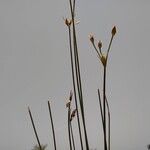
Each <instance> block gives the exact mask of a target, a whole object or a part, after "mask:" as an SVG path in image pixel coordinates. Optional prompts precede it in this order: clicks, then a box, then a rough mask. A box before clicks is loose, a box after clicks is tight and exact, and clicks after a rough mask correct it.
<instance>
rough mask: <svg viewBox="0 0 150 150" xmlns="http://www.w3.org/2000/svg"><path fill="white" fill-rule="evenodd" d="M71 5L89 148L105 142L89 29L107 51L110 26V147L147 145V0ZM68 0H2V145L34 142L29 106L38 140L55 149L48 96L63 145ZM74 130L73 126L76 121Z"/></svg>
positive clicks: (142, 148) (25, 149)
mask: <svg viewBox="0 0 150 150" xmlns="http://www.w3.org/2000/svg"><path fill="white" fill-rule="evenodd" d="M76 4H77V6H76V8H77V12H76V17H77V20H79V21H80V24H78V25H77V30H78V45H79V55H80V56H79V57H80V64H81V76H82V82H83V94H84V105H85V109H86V110H85V113H86V122H87V129H88V136H89V143H90V147H91V148H98V149H100V148H101V149H102V147H103V145H102V142H103V137H102V135H103V134H102V125H101V120H100V119H99V107H98V98H97V92H96V91H97V88H100V89H102V87H101V83H102V77H101V73H102V66H101V64H100V63H99V61H98V60H97V56H96V54H95V51H94V49H93V47H92V46H91V43H90V42H89V39H88V35H89V34H90V33H93V34H94V35H95V37H96V39H97V40H99V39H101V40H102V42H103V49H104V50H106V49H107V46H108V42H109V40H110V36H111V29H112V27H113V26H114V25H116V27H117V35H116V36H115V38H114V41H113V44H112V49H111V52H110V57H109V62H108V76H107V95H108V96H107V97H108V100H109V103H110V108H111V118H112V119H111V120H112V122H111V137H112V141H111V144H112V150H120V149H121V150H146V149H147V148H146V145H147V144H149V143H150V117H149V114H150V109H149V106H150V100H149V94H150V79H149V77H150V67H149V65H150V59H149V56H150V38H149V37H150V16H149V14H150V1H149V0H124V1H123V0H122V1H121V0H77V3H76ZM68 6H69V3H68V1H67V0H61V1H60V0H0V120H1V121H0V149H1V150H30V149H32V147H33V146H34V145H35V144H36V139H35V136H34V133H33V130H32V126H31V122H30V118H29V115H28V112H27V107H28V106H30V107H31V110H32V113H33V117H34V120H35V122H36V126H37V128H38V133H39V135H40V140H41V142H42V143H43V144H48V148H49V149H52V148H53V143H52V135H51V128H50V124H49V116H48V109H47V101H48V100H51V101H52V111H53V119H54V122H55V129H56V134H57V140H58V141H57V144H58V149H59V150H66V149H69V147H68V140H67V128H66V127H67V110H66V108H65V103H66V99H67V97H68V95H69V91H70V90H71V89H72V80H71V70H70V58H69V49H68V41H67V39H68V34H67V28H66V26H65V25H64V22H63V17H68V16H69V8H68ZM74 126H75V125H74ZM74 130H75V133H78V132H77V129H76V126H75V127H74ZM77 136H78V134H76V138H77ZM76 141H77V142H78V140H77V139H76ZM78 145H79V144H78ZM78 149H79V147H78Z"/></svg>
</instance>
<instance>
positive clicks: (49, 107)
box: [48, 101, 57, 150]
mask: <svg viewBox="0 0 150 150" xmlns="http://www.w3.org/2000/svg"><path fill="white" fill-rule="evenodd" d="M48 109H49V116H50V120H51V126H52V132H53V141H54V148H55V150H56V149H57V148H56V139H55V130H54V124H53V118H52V112H51V105H50V102H49V101H48Z"/></svg>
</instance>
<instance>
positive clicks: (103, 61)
mask: <svg viewBox="0 0 150 150" xmlns="http://www.w3.org/2000/svg"><path fill="white" fill-rule="evenodd" d="M100 60H101V62H102V64H103V66H104V67H105V66H106V63H107V59H106V56H104V55H102V56H101V57H100Z"/></svg>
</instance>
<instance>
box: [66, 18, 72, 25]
mask: <svg viewBox="0 0 150 150" xmlns="http://www.w3.org/2000/svg"><path fill="white" fill-rule="evenodd" d="M71 23H72V20H70V19H67V18H66V19H65V24H66V25H67V26H68V27H69V26H70V25H71Z"/></svg>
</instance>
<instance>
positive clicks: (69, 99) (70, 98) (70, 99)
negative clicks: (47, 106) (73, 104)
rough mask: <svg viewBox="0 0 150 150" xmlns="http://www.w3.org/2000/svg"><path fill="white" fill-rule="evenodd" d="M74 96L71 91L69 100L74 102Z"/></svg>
mask: <svg viewBox="0 0 150 150" xmlns="http://www.w3.org/2000/svg"><path fill="white" fill-rule="evenodd" d="M72 96H73V93H72V91H70V95H69V100H70V101H71V100H72Z"/></svg>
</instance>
